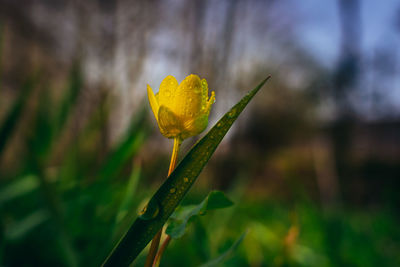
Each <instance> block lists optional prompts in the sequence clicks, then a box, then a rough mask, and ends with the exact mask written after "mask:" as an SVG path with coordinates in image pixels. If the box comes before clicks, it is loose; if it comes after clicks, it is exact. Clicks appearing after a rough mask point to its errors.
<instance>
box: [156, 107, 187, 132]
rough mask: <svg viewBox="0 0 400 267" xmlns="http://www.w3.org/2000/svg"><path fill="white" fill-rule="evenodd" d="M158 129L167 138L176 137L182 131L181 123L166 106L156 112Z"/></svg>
mask: <svg viewBox="0 0 400 267" xmlns="http://www.w3.org/2000/svg"><path fill="white" fill-rule="evenodd" d="M158 127H159V128H160V132H161V133H162V135H164V136H165V137H167V138H175V137H178V136H179V135H180V134H181V133H182V130H183V124H182V121H181V120H180V118H179V117H178V116H176V115H175V114H174V113H173V112H172V111H171V110H170V109H169V108H167V107H166V106H161V107H160V109H159V111H158Z"/></svg>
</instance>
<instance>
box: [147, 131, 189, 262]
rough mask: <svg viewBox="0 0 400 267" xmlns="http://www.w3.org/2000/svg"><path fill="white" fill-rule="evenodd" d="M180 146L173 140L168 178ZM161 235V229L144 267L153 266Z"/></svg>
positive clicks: (176, 140)
mask: <svg viewBox="0 0 400 267" xmlns="http://www.w3.org/2000/svg"><path fill="white" fill-rule="evenodd" d="M181 144H182V140H181V139H180V138H175V139H174V147H173V149H172V155H171V161H170V164H169V170H168V176H169V175H170V174H171V173H172V171H173V170H174V169H175V166H176V163H177V161H178V154H179V148H180V147H181ZM161 234H162V228H161V229H160V231H158V232H157V234H156V235H155V236H154V237H153V240H152V241H151V245H150V251H149V254H148V255H147V258H146V263H145V264H144V266H145V267H151V266H152V265H153V262H154V258H155V257H156V255H157V251H158V246H159V244H160V239H161Z"/></svg>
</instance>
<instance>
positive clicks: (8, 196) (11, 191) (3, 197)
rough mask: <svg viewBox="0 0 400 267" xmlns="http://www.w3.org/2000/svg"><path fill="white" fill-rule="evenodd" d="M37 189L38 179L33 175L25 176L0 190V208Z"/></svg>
mask: <svg viewBox="0 0 400 267" xmlns="http://www.w3.org/2000/svg"><path fill="white" fill-rule="evenodd" d="M38 187H39V181H38V178H37V177H36V176H35V175H27V176H25V177H22V178H20V179H17V180H16V181H13V182H12V183H10V184H8V185H7V186H6V187H4V188H2V189H1V190H0V206H1V205H2V204H3V203H5V202H7V201H10V200H13V199H14V198H17V197H19V196H22V195H24V194H27V193H29V192H32V191H33V190H35V189H37V188H38Z"/></svg>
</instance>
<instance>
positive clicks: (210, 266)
mask: <svg viewBox="0 0 400 267" xmlns="http://www.w3.org/2000/svg"><path fill="white" fill-rule="evenodd" d="M246 234H247V232H244V233H243V234H242V235H241V236H240V237H239V238H238V239H237V240H236V241H235V243H233V244H232V246H231V247H230V248H229V249H228V250H226V251H225V252H224V253H222V254H221V255H220V256H219V257H218V258H215V259H213V260H211V261H209V262H207V263H205V264H202V265H200V267H213V266H221V263H222V262H223V261H225V260H226V259H227V258H228V257H229V256H231V255H232V253H233V252H234V251H235V250H236V249H237V247H238V246H239V245H240V243H242V241H243V239H244V237H245V236H246Z"/></svg>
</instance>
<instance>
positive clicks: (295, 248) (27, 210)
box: [0, 67, 400, 266]
mask: <svg viewBox="0 0 400 267" xmlns="http://www.w3.org/2000/svg"><path fill="white" fill-rule="evenodd" d="M21 88H22V89H21V90H20V93H21V95H20V97H18V98H17V99H16V101H15V102H14V104H13V105H11V108H10V109H9V112H8V113H7V114H6V115H5V116H4V117H3V118H2V120H1V122H0V136H1V140H0V160H2V161H3V160H4V158H5V155H6V153H5V151H6V150H7V148H8V147H7V146H8V145H9V144H10V143H11V140H12V139H13V138H14V137H15V135H16V134H17V128H18V127H19V126H21V124H24V125H25V126H26V127H25V128H24V129H26V130H25V131H24V132H23V134H22V136H21V134H20V136H19V140H23V153H22V154H21V155H23V156H21V157H19V158H15V159H13V160H12V162H13V164H12V165H10V166H8V165H6V164H4V162H2V163H3V164H0V166H1V169H0V178H1V179H0V265H1V266H99V265H100V264H101V261H102V260H103V259H104V257H105V255H106V254H107V253H108V252H109V251H110V249H111V248H112V247H113V246H114V245H115V244H116V242H117V241H118V240H119V238H120V237H121V236H122V235H123V233H124V232H125V231H126V230H127V229H128V227H129V226H130V224H131V223H132V221H133V220H134V219H135V217H136V216H137V210H138V209H139V208H140V206H141V205H142V203H143V200H144V199H146V198H147V197H149V196H151V195H152V194H153V193H154V188H153V187H152V186H150V185H149V182H148V179H147V178H149V177H146V175H147V174H146V173H145V172H144V171H143V168H142V166H141V162H140V160H136V159H137V153H138V152H139V150H140V149H141V148H142V147H143V146H144V145H145V142H146V140H148V137H149V133H150V130H149V126H148V124H147V120H146V114H147V111H146V109H143V110H141V111H140V112H138V113H137V114H135V116H134V117H133V118H132V120H131V125H130V127H129V128H128V130H127V131H126V133H125V134H124V135H123V136H122V137H121V139H120V140H119V142H116V143H115V145H113V146H112V147H107V146H106V145H105V144H103V143H102V140H103V139H102V136H101V134H102V133H103V132H104V124H105V123H106V122H107V120H108V109H109V107H108V106H107V103H106V102H104V103H99V108H98V109H96V110H95V111H93V113H92V114H91V115H90V116H89V119H88V120H87V121H86V123H85V125H84V126H83V127H80V128H78V130H76V131H73V134H72V135H71V136H70V137H69V138H67V139H68V141H65V136H63V135H64V134H65V132H66V131H68V129H69V128H70V127H73V126H71V125H73V118H74V116H77V115H76V112H77V110H76V109H75V106H76V103H77V101H78V100H79V99H80V96H81V92H82V88H83V83H82V78H81V76H80V71H79V68H78V67H75V68H74V69H73V70H72V72H71V75H70V78H69V83H68V85H67V86H66V88H67V89H66V90H65V94H64V95H63V96H62V97H61V98H60V99H59V100H55V99H54V97H53V96H52V95H51V94H50V92H51V88H49V87H48V86H47V85H46V84H45V83H43V82H42V81H40V77H33V78H29V79H27V80H26V81H25V82H24V83H23V84H22V85H21ZM34 92H35V93H38V95H39V99H40V101H37V103H36V104H37V105H34V108H31V109H30V110H29V112H30V114H29V120H27V119H26V118H24V117H25V116H27V114H25V113H26V110H25V109H26V108H27V107H28V106H29V103H30V102H32V101H31V96H32V95H33V93H34ZM30 104H32V103H30ZM78 116H79V114H78ZM61 142H63V143H65V142H66V143H67V144H66V145H65V144H64V145H62V146H61V148H60V143H61ZM7 162H9V161H7ZM246 175H248V174H246V173H244V174H243V175H242V176H243V178H241V179H240V181H239V182H238V183H233V185H232V186H231V187H230V188H227V189H226V190H224V191H225V193H226V195H227V196H229V198H230V199H232V201H233V202H234V203H235V205H233V206H232V207H230V208H228V209H224V210H218V211H217V212H214V211H209V212H208V214H207V216H196V220H191V222H192V223H190V224H188V225H187V231H186V233H185V234H184V235H183V236H182V237H181V238H180V239H179V240H173V241H172V242H171V244H170V246H169V247H168V249H167V251H166V253H165V254H164V256H163V260H162V263H161V265H163V266H198V265H201V264H205V263H207V262H209V263H210V261H211V263H212V260H213V259H218V257H221V255H222V256H223V257H224V261H223V262H219V263H218V264H219V266H399V265H400V253H399V252H400V229H399V227H398V224H397V221H398V218H397V215H395V214H393V213H392V212H391V210H385V209H376V210H374V209H368V210H366V209H360V208H354V209H352V208H351V207H350V206H349V207H347V208H344V209H322V208H321V207H320V206H319V204H316V203H315V202H313V201H311V200H310V199H308V198H307V197H305V196H304V195H303V194H301V196H299V197H296V198H294V199H292V200H291V201H288V200H278V199H271V198H268V197H267V196H265V197H254V196H253V195H252V194H251V193H248V192H246V182H245V180H246V179H248V177H246ZM293 175H294V176H295V178H296V177H297V176H296V174H295V173H293ZM206 195H207V192H206V191H203V190H201V189H198V188H197V189H196V190H193V191H192V192H191V193H190V194H189V195H188V196H187V197H186V199H185V200H184V203H183V204H184V205H195V204H196V205H197V204H198V203H200V202H201V201H202V199H204V197H205V196H206ZM246 231H247V234H246V235H245V236H244V238H243V240H241V238H240V235H241V234H242V233H243V232H246ZM238 238H239V239H238ZM240 241H241V243H240V244H239V242H240ZM225 253H226V254H225ZM144 259H145V253H142V254H141V255H140V256H139V258H138V260H137V261H136V262H135V263H134V266H142V265H143V262H144Z"/></svg>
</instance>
